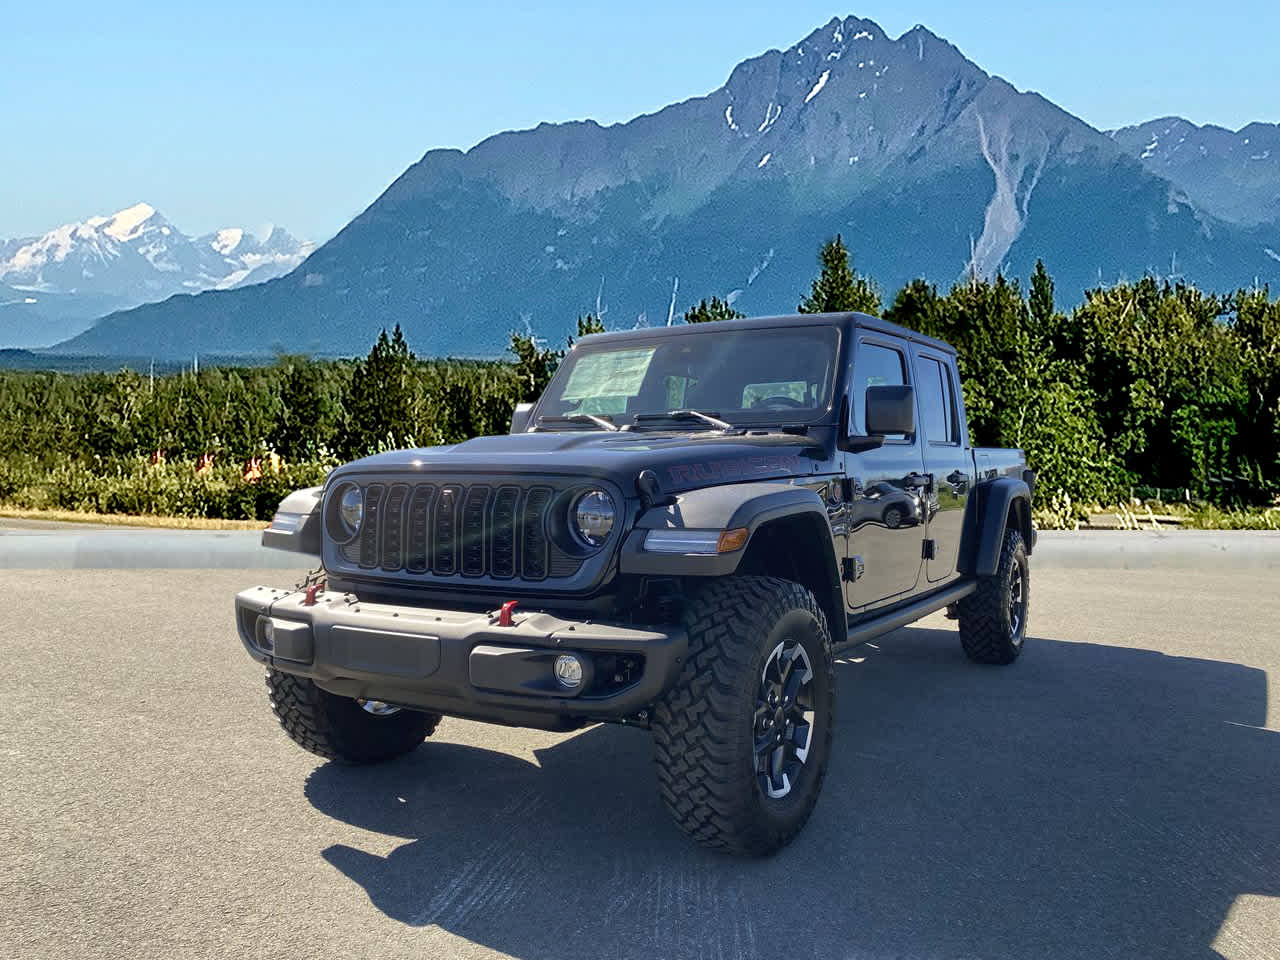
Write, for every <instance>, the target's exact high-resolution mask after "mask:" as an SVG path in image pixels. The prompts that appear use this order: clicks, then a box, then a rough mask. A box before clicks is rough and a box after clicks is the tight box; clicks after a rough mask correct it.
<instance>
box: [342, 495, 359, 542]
mask: <svg viewBox="0 0 1280 960" xmlns="http://www.w3.org/2000/svg"><path fill="white" fill-rule="evenodd" d="M338 516H339V517H341V518H342V525H343V526H344V527H346V528H347V533H349V534H351V536H353V537H354V536H355V535H356V534H357V533H359V532H360V524H362V523H363V522H364V493H363V492H361V490H360V488H359V487H357V486H349V487H347V489H345V490H343V491H342V494H341V496H339V498H338Z"/></svg>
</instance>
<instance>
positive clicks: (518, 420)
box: [511, 403, 533, 433]
mask: <svg viewBox="0 0 1280 960" xmlns="http://www.w3.org/2000/svg"><path fill="white" fill-rule="evenodd" d="M532 415H533V404H532V403H517V404H516V408H515V410H513V411H512V412H511V432H512V433H524V432H525V431H526V430H528V429H529V418H530V417H531V416H532Z"/></svg>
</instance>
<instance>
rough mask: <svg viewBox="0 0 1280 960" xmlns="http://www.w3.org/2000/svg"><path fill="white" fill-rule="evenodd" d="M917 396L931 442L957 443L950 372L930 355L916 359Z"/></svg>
mask: <svg viewBox="0 0 1280 960" xmlns="http://www.w3.org/2000/svg"><path fill="white" fill-rule="evenodd" d="M916 396H917V397H918V398H919V406H920V420H921V423H922V425H923V426H924V435H925V439H926V440H928V441H929V442H930V443H950V444H955V443H959V442H960V430H959V423H958V420H957V417H956V398H955V391H954V389H953V388H952V386H951V373H950V371H949V370H947V368H946V366H945V365H943V364H942V363H941V362H939V361H938V360H935V359H934V358H933V357H917V358H916Z"/></svg>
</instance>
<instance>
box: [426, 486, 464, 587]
mask: <svg viewBox="0 0 1280 960" xmlns="http://www.w3.org/2000/svg"><path fill="white" fill-rule="evenodd" d="M461 500H462V488H461V487H459V486H457V485H456V484H451V485H449V486H446V487H441V488H440V501H439V502H438V503H437V504H436V516H435V521H436V522H435V525H434V528H433V529H434V531H435V544H434V551H433V556H434V558H435V562H434V563H433V564H432V565H431V568H432V569H433V570H435V572H436V573H438V574H440V576H442V577H447V576H448V575H449V574H451V573H454V572H456V571H457V569H458V506H459V504H460V502H461Z"/></svg>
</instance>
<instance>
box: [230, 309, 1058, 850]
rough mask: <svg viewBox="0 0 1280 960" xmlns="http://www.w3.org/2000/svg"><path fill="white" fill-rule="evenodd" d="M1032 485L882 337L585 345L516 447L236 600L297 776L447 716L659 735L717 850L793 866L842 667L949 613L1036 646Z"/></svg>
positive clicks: (333, 527)
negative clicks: (304, 754) (1032, 633)
mask: <svg viewBox="0 0 1280 960" xmlns="http://www.w3.org/2000/svg"><path fill="white" fill-rule="evenodd" d="M1034 483H1035V477H1034V474H1033V473H1032V472H1031V471H1030V470H1028V469H1027V467H1026V463H1025V460H1024V458H1023V455H1022V453H1021V451H1018V450H997V449H989V448H976V447H973V446H971V445H970V439H969V434H968V425H967V423H966V419H965V411H964V405H963V401H962V398H961V392H960V380H959V376H958V373H957V369H956V357H955V351H954V350H953V349H952V348H951V347H949V346H948V345H947V344H945V343H942V342H940V341H938V340H934V339H931V338H929V337H926V336H922V335H920V334H918V333H914V332H912V331H910V330H907V329H904V328H902V327H899V326H896V325H894V324H891V323H888V322H886V321H883V320H880V319H877V318H874V317H870V316H865V315H862V314H810V315H802V316H791V317H772V318H759V319H750V320H732V321H724V322H719V323H709V324H697V325H685V326H678V327H666V328H659V329H648V330H645V329H642V330H631V331H625V332H617V333H606V334H598V335H593V336H587V337H584V338H582V339H581V340H579V341H578V342H577V343H576V344H575V345H574V346H573V348H572V349H571V350H570V352H569V353H568V354H567V356H566V357H565V359H564V361H563V363H562V364H561V365H560V367H559V369H558V370H557V372H556V373H555V375H554V377H553V378H552V379H551V381H550V383H549V384H548V386H547V388H546V390H545V391H544V392H543V394H542V396H541V397H540V398H539V399H538V401H537V402H536V403H534V404H530V405H521V406H520V407H518V408H517V409H516V412H515V415H514V417H513V421H512V426H511V432H510V434H509V435H507V436H493V437H478V438H476V439H473V440H468V441H466V442H464V443H458V444H453V445H450V446H441V447H432V448H427V449H416V450H403V451H397V452H392V453H383V454H379V455H377V456H372V457H367V458H365V459H362V460H357V461H355V462H353V463H349V464H346V465H344V466H341V467H339V468H337V469H336V470H334V471H333V472H332V473H331V474H330V475H329V477H328V478H327V480H326V482H325V484H324V486H323V487H322V488H313V489H308V490H301V491H298V492H296V493H294V494H291V495H290V496H289V497H287V498H286V499H285V500H284V502H283V503H282V504H281V505H280V509H279V511H278V512H277V514H276V515H275V517H274V519H273V520H272V523H271V525H270V527H269V528H268V529H267V530H266V531H265V532H264V534H263V540H264V543H265V545H267V546H269V547H277V548H281V549H287V550H294V551H297V552H299V553H301V554H304V555H312V556H314V557H317V558H318V560H319V565H318V569H317V571H316V572H315V573H314V574H312V575H310V576H309V577H308V578H307V580H306V581H304V583H302V584H301V585H299V586H298V587H297V588H294V589H275V588H272V587H266V586H258V587H253V588H250V589H248V590H245V591H243V592H241V593H240V594H239V595H238V596H237V597H236V602H235V607H236V622H237V626H238V629H239V634H240V639H241V641H242V643H243V645H244V648H245V650H246V651H248V653H249V655H250V656H251V657H253V658H254V659H255V660H257V661H259V662H260V663H262V664H264V665H265V666H266V668H267V686H268V689H269V694H270V701H271V705H272V707H273V709H274V711H275V713H276V715H277V717H278V719H279V721H280V723H281V724H282V726H283V727H284V730H285V732H286V733H287V734H288V735H289V736H290V737H291V738H292V739H293V740H295V741H296V742H297V743H298V744H299V745H301V746H302V747H304V748H306V749H308V750H310V751H312V752H314V753H316V754H318V755H320V756H322V757H325V758H328V759H330V760H333V761H336V762H340V763H352V764H363V763H373V762H378V761H383V760H388V759H390V758H393V757H396V756H399V755H401V754H404V753H406V752H408V751H411V750H414V749H415V748H417V747H418V746H419V745H420V744H422V742H423V740H424V739H425V738H427V737H429V736H430V735H431V733H432V732H433V731H434V730H435V728H436V725H437V723H438V722H439V720H440V718H441V717H443V716H451V717H466V718H470V719H474V720H482V721H488V722H492V723H502V724H511V725H516V726H528V727H539V728H545V729H553V730H572V729H575V728H578V727H581V726H583V725H586V724H591V723H599V722H607V723H617V724H625V725H627V726H633V727H639V728H643V729H647V730H649V731H651V733H652V736H653V741H654V745H655V760H656V767H657V778H658V784H659V792H660V795H661V797H662V800H663V802H664V803H665V805H666V807H667V808H668V810H669V811H670V813H671V815H672V817H673V818H674V820H675V822H676V824H677V825H678V826H679V827H680V828H681V829H682V830H683V831H684V832H685V833H687V834H688V835H689V836H690V837H692V838H693V839H694V840H695V841H697V842H699V843H701V844H703V845H705V846H708V847H712V848H715V849H719V850H724V851H729V852H737V853H743V854H752V855H761V854H769V853H772V852H774V851H776V850H778V849H779V848H781V847H782V846H784V845H785V844H787V843H788V842H789V841H790V840H791V839H792V838H793V837H794V836H795V835H796V834H797V833H798V832H799V831H800V829H801V828H802V827H803V826H804V824H805V822H806V821H807V819H808V817H809V815H810V813H811V811H812V810H813V807H814V804H815V803H816V801H817V798H818V795H819V792H820V790H821V787H822V781H823V778H824V776H825V773H826V770H827V766H828V763H829V760H830V757H831V746H832V732H833V711H834V706H835V699H836V690H835V671H834V666H833V664H834V657H835V655H836V653H837V652H838V651H839V650H840V649H841V648H844V647H847V646H850V645H853V644H858V643H863V642H866V641H868V640H872V639H874V638H875V637H878V636H880V635H881V634H885V633H888V632H890V631H892V630H895V629H897V628H898V627H901V626H903V625H905V624H909V623H911V622H913V621H915V620H918V619H919V618H921V617H923V616H926V615H927V614H930V613H933V612H935V611H938V610H942V609H944V608H946V609H947V610H948V613H949V614H950V615H951V616H953V617H954V618H955V619H957V620H958V626H959V640H960V644H961V647H962V649H963V650H964V652H965V654H967V655H968V657H969V658H970V659H971V660H973V661H976V662H978V663H983V664H1008V663H1012V662H1013V661H1014V660H1015V659H1016V658H1017V657H1018V656H1019V654H1020V653H1021V652H1022V649H1023V644H1024V640H1025V637H1026V630H1027V613H1028V602H1029V598H1030V592H1029V588H1030V576H1029V573H1030V571H1029V568H1028V557H1029V555H1030V554H1031V551H1032V549H1033V547H1034V545H1035V531H1034V529H1033V528H1032V523H1031V499H1032V492H1033V489H1034Z"/></svg>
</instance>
